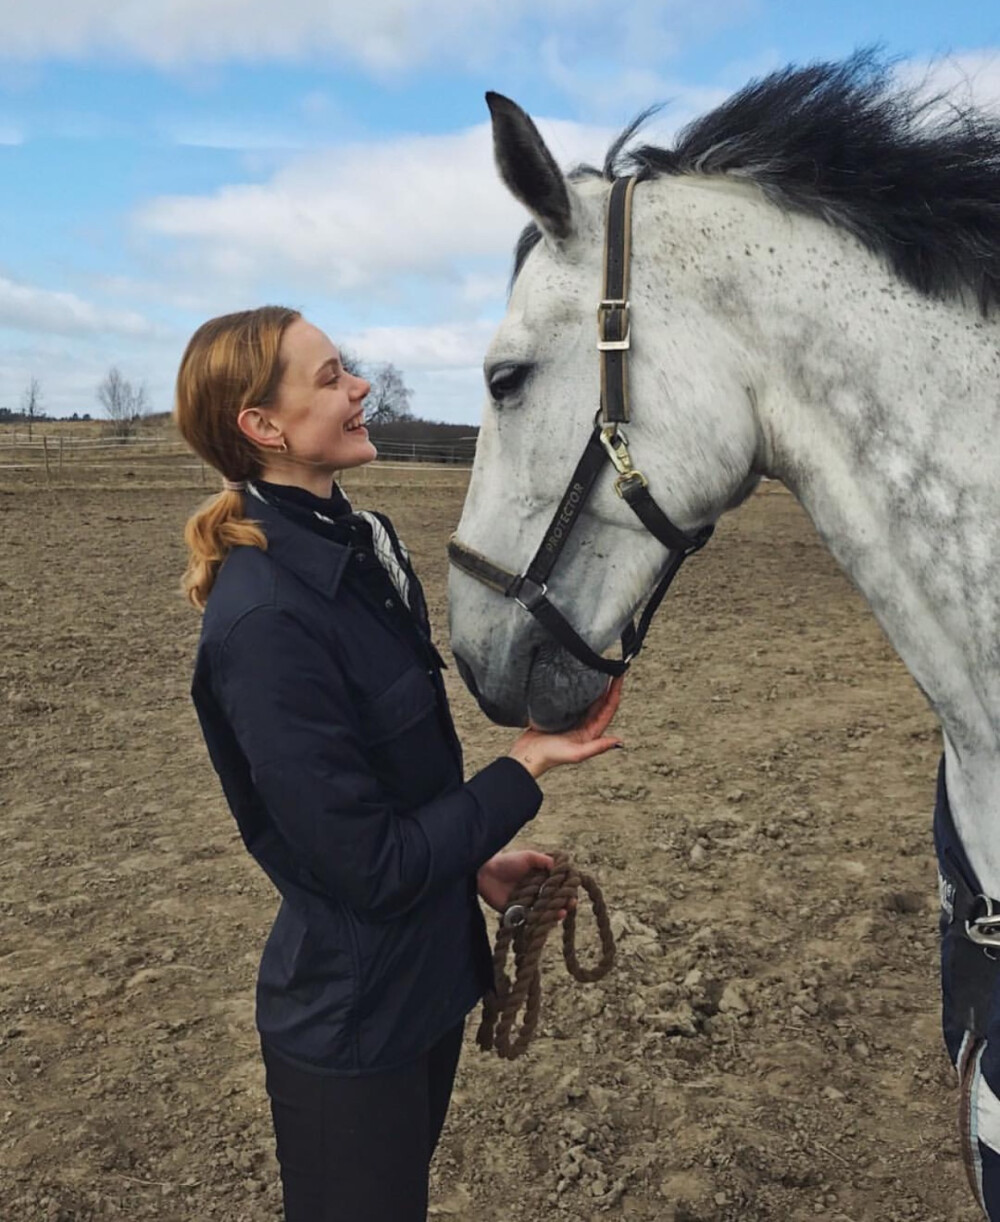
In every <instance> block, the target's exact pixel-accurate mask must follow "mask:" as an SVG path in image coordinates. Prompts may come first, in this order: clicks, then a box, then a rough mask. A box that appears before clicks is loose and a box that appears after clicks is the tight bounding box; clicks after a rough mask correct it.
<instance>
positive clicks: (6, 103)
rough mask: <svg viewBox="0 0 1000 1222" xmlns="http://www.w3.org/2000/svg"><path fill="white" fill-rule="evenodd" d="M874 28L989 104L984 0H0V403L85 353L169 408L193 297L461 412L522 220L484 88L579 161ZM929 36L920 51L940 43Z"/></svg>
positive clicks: (995, 17) (76, 380)
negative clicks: (357, 362)
mask: <svg viewBox="0 0 1000 1222" xmlns="http://www.w3.org/2000/svg"><path fill="white" fill-rule="evenodd" d="M873 42H877V43H881V44H882V45H884V47H885V48H886V49H887V51H888V52H889V53H890V54H892V55H893V56H896V57H900V58H901V59H902V60H903V61H904V62H903V65H902V68H901V71H903V72H907V73H914V72H915V73H918V74H921V73H923V72H924V71H926V68H927V65H928V63H929V62H930V61H932V60H937V61H942V62H940V63H939V65H938V67H937V69H936V70H937V71H938V72H939V73H940V74H941V75H942V78H943V80H944V81H946V82H950V81H953V80H955V81H959V80H965V81H968V82H970V83H971V86H972V88H973V91H974V93H975V95H976V97H977V99H978V100H980V101H981V102H983V103H984V104H985V105H990V106H1000V5H998V4H996V3H994V2H993V0H948V2H945V0H909V2H908V3H907V4H906V5H905V6H904V5H901V4H899V3H898V0H836V3H834V2H832V0H809V2H804V0H655V2H654V0H632V2H629V0H625V3H624V4H622V5H618V6H613V5H612V6H609V5H607V4H605V3H598V2H597V0H502V2H500V3H497V2H494V0H366V2H365V3H361V4H359V3H357V0H351V3H349V4H348V3H343V2H342V0H285V2H284V3H283V4H282V5H275V4H274V3H273V0H240V2H239V3H236V4H234V3H233V2H232V0H225V2H221V0H128V2H127V3H123V2H122V0H34V2H33V3H31V4H18V5H15V4H7V5H3V6H2V7H0V181H2V183H3V191H2V193H0V235H2V236H0V406H9V407H17V406H19V404H20V399H21V394H22V392H23V390H24V387H25V385H26V384H27V382H28V380H29V378H31V377H37V378H38V379H39V381H40V383H41V386H42V393H43V397H44V403H45V406H46V407H47V408H48V410H50V411H52V412H54V413H56V414H60V415H68V414H69V413H71V412H73V411H78V412H85V411H90V412H96V407H95V389H96V386H97V384H98V382H99V381H100V379H101V378H102V377H103V375H104V374H105V373H106V371H107V369H108V368H109V367H110V366H111V365H112V364H117V365H118V366H120V368H121V369H122V370H123V372H124V373H125V374H126V376H128V377H131V378H133V379H135V380H139V381H144V382H145V383H146V384H147V386H148V388H149V390H150V394H151V398H152V401H153V404H154V406H155V407H156V408H157V409H158V410H165V409H167V408H169V407H170V403H171V394H172V382H173V377H174V373H175V371H176V367H177V362H178V359H179V356H180V353H181V351H182V349H183V346H184V344H185V342H186V340H187V338H188V336H189V335H190V334H191V332H192V331H193V330H194V328H195V327H196V326H197V325H198V324H199V323H200V322H201V321H203V320H204V319H205V318H208V317H211V316H212V315H213V314H217V313H222V312H224V311H227V310H231V309H240V308H244V307H246V306H249V305H255V304H259V303H262V302H264V301H276V302H281V303H285V304H289V305H294V306H296V307H298V308H300V309H302V310H304V311H305V313H306V314H307V315H308V316H309V317H310V318H311V319H312V320H314V321H315V322H317V323H318V324H319V325H321V326H323V327H324V328H325V329H326V330H327V331H328V332H329V334H330V335H331V336H332V337H333V338H334V339H335V340H337V341H339V342H342V343H344V344H345V345H346V346H349V347H350V348H351V349H352V350H353V351H354V352H356V353H357V354H358V355H360V356H362V357H364V358H367V359H369V360H373V361H377V360H391V361H393V362H395V363H396V364H397V365H398V366H399V367H400V368H401V369H402V371H403V373H404V375H405V377H406V380H407V382H408V384H409V385H410V386H411V387H412V388H413V390H414V399H413V406H414V409H415V410H416V411H417V412H418V413H419V414H420V415H423V416H426V417H428V418H432V419H445V420H453V421H461V422H466V423H472V422H475V421H476V420H477V419H478V417H479V412H480V405H481V399H482V392H481V375H480V372H479V364H480V361H481V358H482V353H483V351H484V350H485V347H486V344H487V343H488V340H489V336H490V334H491V331H492V329H493V327H494V326H495V325H496V322H497V321H498V319H499V317H500V315H501V314H502V311H503V301H504V285H505V281H506V276H507V271H508V266H509V260H510V250H511V247H512V243H513V241H514V239H515V237H516V234H517V232H518V230H519V228H520V226H521V224H522V222H523V217H522V215H521V213H520V211H519V209H518V207H517V206H516V205H515V204H514V203H513V201H511V200H509V199H508V198H507V197H506V195H505V193H504V192H503V189H502V188H501V187H500V185H499V184H498V183H497V181H496V178H495V175H494V172H493V169H492V164H491V155H490V146H489V139H488V128H487V124H486V108H485V104H484V102H483V92H484V91H485V90H486V89H497V90H499V91H500V92H503V93H507V94H509V95H510V96H511V97H513V98H515V99H516V100H517V101H518V102H520V103H521V104H522V105H523V106H525V107H526V108H527V109H528V110H529V111H531V113H532V114H533V115H534V116H535V117H536V119H537V120H538V121H539V125H540V126H541V128H542V130H543V132H544V133H545V135H546V138H547V139H548V140H549V141H550V144H551V146H552V147H553V149H554V151H555V152H556V154H557V156H559V157H560V159H561V160H562V161H563V162H564V163H566V164H572V163H574V162H577V161H579V160H581V159H586V160H591V161H593V160H597V159H599V158H600V157H601V155H602V152H603V149H604V146H605V145H606V143H607V141H608V139H609V138H610V136H611V135H612V134H613V133H614V131H615V130H616V129H617V128H619V127H620V126H621V125H622V124H624V123H625V122H626V121H627V120H628V119H629V118H630V117H631V116H632V115H633V114H634V113H635V112H636V111H638V110H639V109H642V108H643V107H645V106H646V105H649V104H650V103H653V102H662V101H668V102H670V103H671V105H670V106H669V107H668V109H667V110H666V111H665V112H663V114H662V115H661V117H660V118H659V120H658V124H659V128H658V130H659V131H660V132H661V133H662V134H663V135H664V136H669V134H670V132H671V131H672V130H673V129H674V128H675V127H676V126H677V125H678V124H679V123H681V122H683V121H684V120H685V119H686V118H690V117H692V116H693V115H695V114H697V113H699V112H701V111H702V110H704V109H706V108H708V107H710V106H712V105H714V104H715V103H716V102H718V101H721V100H722V98H724V97H725V96H726V94H727V93H729V92H731V91H732V90H733V89H735V88H737V87H739V86H740V85H741V84H743V83H744V82H745V81H746V80H747V79H748V78H749V77H751V76H754V75H760V74H761V73H764V72H767V71H769V70H771V69H772V68H775V67H779V66H781V65H783V64H785V63H788V62H802V61H804V60H810V59H816V58H837V57H840V56H842V55H845V54H848V53H849V52H850V51H851V50H852V49H854V48H855V47H857V46H859V45H862V44H868V43H873ZM943 57H946V58H943Z"/></svg>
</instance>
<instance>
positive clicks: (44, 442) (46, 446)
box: [42, 434, 52, 484]
mask: <svg viewBox="0 0 1000 1222" xmlns="http://www.w3.org/2000/svg"><path fill="white" fill-rule="evenodd" d="M42 450H43V451H44V453H45V482H46V483H47V484H51V483H52V472H51V470H50V469H49V439H48V437H46V436H45V435H44V434H43V436H42Z"/></svg>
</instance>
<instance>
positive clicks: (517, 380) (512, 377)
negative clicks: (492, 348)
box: [486, 361, 531, 402]
mask: <svg viewBox="0 0 1000 1222" xmlns="http://www.w3.org/2000/svg"><path fill="white" fill-rule="evenodd" d="M530 372H531V366H530V365H519V364H517V362H515V361H504V362H503V364H501V365H494V366H493V368H492V369H490V370H487V373H486V384H487V385H488V386H489V388H490V394H491V395H492V396H493V398H494V399H496V400H497V402H499V401H500V400H501V399H506V398H509V397H510V396H511V395H513V394H516V393H517V392H518V391H519V390H520V389H521V387H522V386H524V383H525V382H526V381H527V378H528V374H529V373H530Z"/></svg>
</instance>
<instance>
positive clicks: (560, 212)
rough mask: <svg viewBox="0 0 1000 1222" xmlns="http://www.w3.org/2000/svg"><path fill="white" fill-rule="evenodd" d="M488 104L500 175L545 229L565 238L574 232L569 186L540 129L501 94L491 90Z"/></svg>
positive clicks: (558, 237) (558, 238)
mask: <svg viewBox="0 0 1000 1222" xmlns="http://www.w3.org/2000/svg"><path fill="white" fill-rule="evenodd" d="M486 104H487V106H489V108H490V114H491V115H492V117H493V152H494V155H495V157H496V162H497V169H498V170H499V171H500V177H501V178H502V179H503V180H504V182H505V183H506V184H507V188H508V189H509V191H510V192H511V194H512V195H513V196H514V197H515V199H519V200H520V201H521V203H522V204H524V206H525V207H526V208H527V209H528V211H529V212H531V213H532V214H533V215H534V217H535V219H536V220H537V221H538V223H539V225H540V226H541V227H542V229H543V230H544V232H545V233H547V234H549V235H550V236H551V237H553V238H556V239H557V240H558V241H564V240H565V239H566V238H568V237H569V236H570V234H571V233H572V232H573V207H572V203H571V201H570V196H569V188H568V187H567V186H566V179H565V178H564V177H563V174H562V171H561V170H560V169H559V167H558V165H556V162H555V158H554V157H553V156H552V154H551V153H550V152H549V150H548V149H547V148H546V146H545V141H544V140H543V139H542V137H541V134H540V133H539V131H538V128H537V127H536V126H535V125H534V123H532V121H531V119H530V118H529V117H528V115H526V114H525V112H524V111H523V110H522V109H521V108H520V106H518V105H517V103H516V102H512V101H511V100H510V98H505V97H504V96H503V95H502V94H500V93H488V94H487V95H486Z"/></svg>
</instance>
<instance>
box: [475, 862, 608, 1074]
mask: <svg viewBox="0 0 1000 1222" xmlns="http://www.w3.org/2000/svg"><path fill="white" fill-rule="evenodd" d="M549 856H551V858H552V862H553V865H552V869H551V870H532V871H531V873H530V874H526V875H525V876H524V878H523V879H522V880H521V882H520V884H519V885H518V887H517V888H516V889H515V890H514V891H513V892H512V894H511V897H510V900H509V902H508V904H507V908H506V909H505V910H504V912H503V914H502V915H501V917H500V924H499V927H498V929H497V937H496V943H495V945H494V949H493V991H492V992H490V993H487V995H486V997H485V998H484V999H483V1016H482V1021H481V1022H480V1024H479V1030H478V1032H477V1033H476V1043H477V1044H478V1045H479V1047H480V1048H481V1049H482V1050H483V1051H484V1052H490V1051H493V1050H495V1051H496V1052H497V1054H498V1055H499V1056H501V1057H504V1058H505V1059H506V1060H508V1061H512V1060H513V1059H514V1058H515V1057H518V1056H520V1055H521V1053H522V1052H524V1050H525V1049H526V1048H527V1047H528V1045H529V1044H530V1043H531V1040H532V1039H533V1037H534V1035H535V1031H536V1029H537V1027H538V1016H539V1013H540V1010H541V1003H542V982H541V970H540V960H541V957H542V950H543V949H544V947H545V941H546V939H547V938H548V936H549V934H550V933H551V932H552V929H553V928H554V927H555V926H556V925H557V924H558V922H559V913H560V912H566V919H565V920H564V921H563V959H565V961H566V968H567V970H568V971H569V973H570V975H571V976H573V977H574V979H576V980H579V981H581V982H582V983H584V984H588V983H590V982H591V981H594V980H600V979H601V978H602V977H603V976H606V975H607V974H608V972H610V971H611V968H612V966H613V965H614V961H615V939H614V935H613V934H612V932H611V923H610V921H609V919H608V909H607V905H606V904H605V903H604V896H603V895H602V894H601V889H600V887H599V886H598V885H597V883H596V881H595V880H594V879H593V878H592V877H591V875H589V874H581V873H580V871H579V870H578V869H577V868H576V866H575V865H574V864H573V863H572V861H570V858H569V855H568V854H567V853H562V852H555V853H551V854H549ZM581 887H582V888H583V890H584V891H585V892H586V893H587V895H588V896H589V897H590V902H591V905H592V907H593V909H594V919H595V921H596V922H597V931H598V934H599V935H600V939H601V957H600V959H599V960H598V961H597V963H596V965H595V966H594V967H591V968H585V967H581V966H580V961H579V960H578V959H577V956H576V909H575V907H574V908H571V907H570V900H574V899H576V898H577V895H578V894H579V891H580V889H581ZM511 947H513V951H514V979H513V980H511V979H510V977H509V976H508V975H507V957H508V955H509V953H510V950H511ZM521 1010H524V1018H523V1020H522V1023H521V1027H520V1030H518V1031H517V1032H516V1034H515V1031H514V1026H515V1023H516V1021H517V1016H518V1014H519V1013H520V1012H521Z"/></svg>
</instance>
